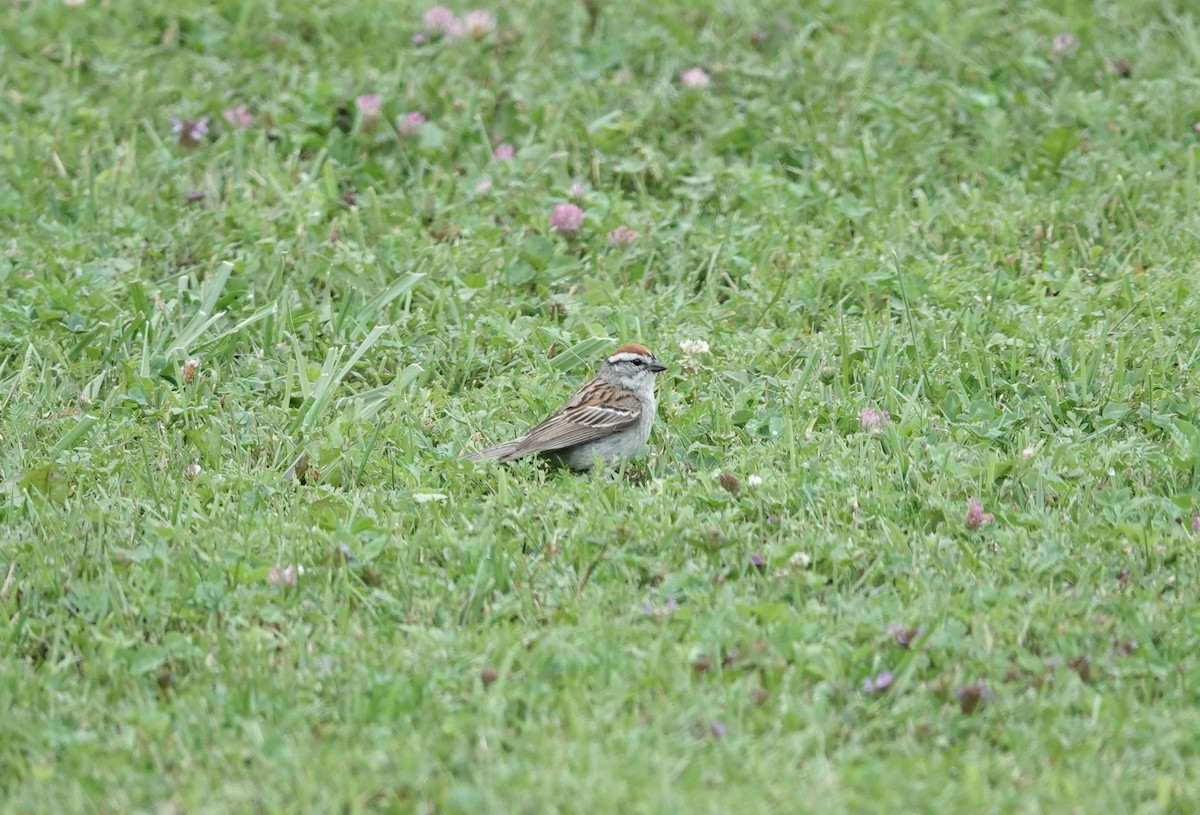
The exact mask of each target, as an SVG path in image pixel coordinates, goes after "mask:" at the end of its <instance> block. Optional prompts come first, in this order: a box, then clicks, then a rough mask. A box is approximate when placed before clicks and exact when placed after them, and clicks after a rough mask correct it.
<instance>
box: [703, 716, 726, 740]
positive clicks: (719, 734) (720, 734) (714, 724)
mask: <svg viewBox="0 0 1200 815" xmlns="http://www.w3.org/2000/svg"><path fill="white" fill-rule="evenodd" d="M708 732H709V733H711V734H712V737H713V738H714V739H723V738H725V736H727V735H728V734H729V730H728V729H727V728H726V727H725V725H723V724H721V723H720V722H718V721H717V720H716V719H714V720H712V721H711V722H709V723H708Z"/></svg>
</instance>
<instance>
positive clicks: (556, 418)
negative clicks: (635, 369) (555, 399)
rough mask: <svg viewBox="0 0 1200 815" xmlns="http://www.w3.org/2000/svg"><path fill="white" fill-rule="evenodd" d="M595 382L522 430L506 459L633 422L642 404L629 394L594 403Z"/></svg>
mask: <svg viewBox="0 0 1200 815" xmlns="http://www.w3.org/2000/svg"><path fill="white" fill-rule="evenodd" d="M595 386H596V383H595V382H589V383H588V384H587V385H586V386H584V387H583V388H581V389H580V390H579V392H578V393H576V394H575V395H574V396H573V397H571V401H570V402H568V403H567V404H566V406H565V407H563V409H562V410H560V411H559V412H558V413H555V414H554V415H553V416H551V417H550V418H549V419H547V420H546V421H544V422H542V423H541V424H539V425H538V426H536V427H534V428H533V429H532V430H530V431H529V432H528V433H526V434H525V438H524V440H523V441H522V443H521V446H520V447H519V448H517V449H516V450H514V451H512V453H510V454H509V455H507V456H506V459H513V458H520V457H521V456H525V455H528V454H530V453H541V452H546V451H550V450H561V449H563V448H564V447H571V446H572V445H575V444H582V443H584V442H589V441H593V440H594V439H599V438H603V437H604V436H607V435H608V434H609V433H613V432H616V431H618V430H624V429H625V428H627V427H631V426H633V425H635V424H637V421H638V418H639V417H640V416H641V415H642V405H641V403H640V402H638V400H637V399H636V398H635V397H634V396H633V394H625V395H623V396H620V397H617V398H606V400H605V402H604V404H596V403H595V402H594V401H592V394H593V392H594V391H595V389H596V387H595ZM589 402H590V404H589Z"/></svg>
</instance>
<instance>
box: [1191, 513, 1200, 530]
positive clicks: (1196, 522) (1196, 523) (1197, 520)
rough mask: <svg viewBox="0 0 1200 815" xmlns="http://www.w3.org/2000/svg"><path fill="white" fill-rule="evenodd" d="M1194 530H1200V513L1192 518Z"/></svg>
mask: <svg viewBox="0 0 1200 815" xmlns="http://www.w3.org/2000/svg"><path fill="white" fill-rule="evenodd" d="M1192 531H1193V532H1200V515H1197V516H1196V517H1194V518H1192Z"/></svg>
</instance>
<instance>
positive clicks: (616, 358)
mask: <svg viewBox="0 0 1200 815" xmlns="http://www.w3.org/2000/svg"><path fill="white" fill-rule="evenodd" d="M642 358H643V357H642V355H641V354H633V353H630V352H629V351H622V352H621V353H619V354H613V355H612V356H611V357H609V358H608V361H609V362H633V361H634V360H635V359H642Z"/></svg>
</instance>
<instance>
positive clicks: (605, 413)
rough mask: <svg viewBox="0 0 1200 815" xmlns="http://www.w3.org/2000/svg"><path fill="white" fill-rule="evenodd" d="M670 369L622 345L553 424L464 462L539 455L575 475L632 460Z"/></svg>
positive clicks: (642, 443) (641, 347)
mask: <svg viewBox="0 0 1200 815" xmlns="http://www.w3.org/2000/svg"><path fill="white" fill-rule="evenodd" d="M666 369H667V366H666V365H663V364H662V363H661V362H659V361H658V358H657V357H656V356H654V354H652V353H651V352H650V349H649V348H647V347H646V346H644V345H638V344H637V343H632V342H631V343H629V344H628V345H622V346H621V347H620V348H618V349H617V350H616V351H614V352H613V353H612V356H610V357H609V358H608V359H606V360H605V361H604V365H603V366H601V368H600V373H598V374H597V375H596V378H595V379H593V380H592V381H591V382H588V383H587V384H586V385H584V386H583V387H582V388H580V389H579V390H578V391H576V392H575V395H574V396H572V397H571V399H570V400H569V401H568V402H567V403H566V404H565V405H563V406H562V407H561V408H559V409H558V410H557V411H556V412H555V413H554V414H553V415H552V416H551V417H550V418H549V419H547V420H546V421H544V422H542V423H541V424H539V425H537V426H536V427H533V428H532V429H530V430H529V432H527V433H526V434H525V435H523V436H518V437H517V438H515V439H513V440H512V441H506V442H504V443H503V444H497V445H496V446H495V447H489V448H487V449H486V450H480V451H479V452H478V453H471V454H470V455H467V454H464V455H463V456H462V457H463V458H467V459H470V460H472V461H479V460H480V459H485V458H494V459H499V460H500V461H512V460H513V459H516V458H521V457H522V456H528V455H531V454H533V453H538V454H540V455H542V456H544V457H546V458H550V459H554V460H557V461H560V462H562V463H563V464H566V465H567V466H568V467H570V468H571V469H572V470H590V469H591V468H592V464H593V463H594V462H595V461H596V459H600V460H601V461H603V462H604V463H606V464H610V463H613V462H619V461H625V460H626V459H630V458H633V457H634V456H636V455H637V454H638V453H640V452H641V450H642V448H643V447H644V446H645V444H646V439H647V438H649V437H650V427H651V426H652V425H653V424H654V409H655V407H656V405H657V403H656V402H655V400H654V377H655V376H656V375H657V374H659V373H661V372H663V371H665V370H666Z"/></svg>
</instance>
